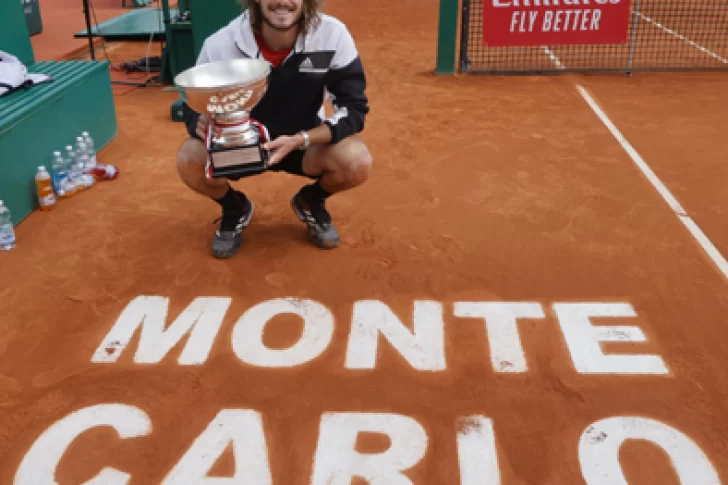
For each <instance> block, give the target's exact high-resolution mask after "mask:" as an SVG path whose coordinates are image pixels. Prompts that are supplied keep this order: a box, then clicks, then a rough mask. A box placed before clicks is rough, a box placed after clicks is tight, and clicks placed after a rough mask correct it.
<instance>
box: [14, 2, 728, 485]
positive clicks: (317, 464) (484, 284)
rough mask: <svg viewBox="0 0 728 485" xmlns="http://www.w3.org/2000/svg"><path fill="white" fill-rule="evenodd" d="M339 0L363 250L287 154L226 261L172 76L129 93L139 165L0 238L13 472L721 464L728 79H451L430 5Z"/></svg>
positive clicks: (253, 183)
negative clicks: (184, 149)
mask: <svg viewBox="0 0 728 485" xmlns="http://www.w3.org/2000/svg"><path fill="white" fill-rule="evenodd" d="M325 11H326V12H327V13H331V14H332V15H335V16H337V17H338V18H340V19H341V20H342V21H344V22H345V23H346V24H347V26H348V27H349V28H350V30H351V31H352V33H353V35H354V38H355V39H356V42H357V46H358V48H359V50H360V52H361V56H362V59H363V62H364V66H365V69H366V70H367V74H368V81H369V88H368V90H367V93H368V95H369V97H370V102H371V107H372V111H371V114H370V116H369V118H368V120H367V125H366V128H365V131H364V133H363V138H364V139H365V141H366V142H367V144H368V146H369V147H370V150H371V152H372V154H373V158H374V170H373V173H372V177H371V179H370V180H369V181H368V182H367V183H366V184H365V185H364V186H362V187H360V188H358V189H356V190H354V191H352V192H348V193H345V194H342V195H339V196H336V197H333V198H332V199H331V200H330V202H329V203H328V208H329V210H330V212H331V213H332V216H333V218H334V222H335V224H336V225H337V227H338V229H339V232H340V233H341V237H342V243H341V246H340V247H339V248H338V249H336V250H334V251H323V250H320V249H317V248H315V247H314V246H312V245H311V244H310V243H309V242H308V241H307V239H306V235H305V227H304V226H303V225H302V224H301V223H300V222H299V221H298V220H297V219H296V217H295V216H294V214H293V213H292V211H291V209H290V206H289V203H288V202H289V199H290V197H291V196H292V195H293V194H294V193H295V192H296V191H297V190H298V188H300V186H301V185H302V184H304V183H306V181H305V180H303V179H300V178H296V177H294V176H289V175H284V174H265V175H263V176H260V177H256V178H254V179H250V180H245V181H241V182H238V183H237V184H236V185H235V186H236V187H237V188H239V189H241V190H244V191H245V192H246V193H247V194H248V196H249V197H250V198H251V199H252V200H253V201H254V202H255V203H256V205H257V211H256V215H255V218H254V219H253V222H252V224H251V225H250V227H249V228H248V229H246V232H245V235H244V242H243V247H242V250H241V251H240V252H239V253H238V254H237V255H236V256H235V257H234V258H233V259H231V260H227V261H218V260H215V259H213V258H212V257H211V256H210V251H209V245H210V240H211V238H212V236H213V233H214V230H215V227H216V226H215V224H213V222H214V221H215V219H216V218H218V217H219V215H220V214H219V207H218V206H217V205H216V204H214V203H212V202H211V201H208V200H205V199H203V198H201V197H200V196H197V195H195V194H194V193H192V192H191V191H189V190H187V189H186V188H185V187H184V186H183V185H182V183H181V182H180V180H179V178H178V176H177V172H176V167H175V154H176V151H177V149H178V147H179V146H180V144H181V143H182V141H183V140H184V139H185V136H186V134H185V131H184V128H183V126H182V125H181V124H179V123H174V122H172V121H171V120H170V117H169V106H170V104H171V103H172V102H173V101H174V100H175V99H176V98H177V93H175V92H169V91H163V90H161V89H159V88H154V87H151V88H146V89H128V88H125V89H121V88H120V89H119V90H118V91H116V96H115V102H116V109H117V116H118V121H119V135H118V137H116V138H115V139H114V140H113V141H112V143H111V144H110V145H109V146H107V147H106V148H105V149H104V150H103V151H101V152H100V153H99V160H100V161H102V162H104V163H110V164H114V165H116V166H117V167H118V168H119V170H120V172H121V176H120V177H119V178H118V179H117V180H114V181H109V182H105V183H99V184H98V185H97V186H95V187H94V188H93V189H92V190H90V191H88V192H86V193H84V194H82V195H81V196H77V197H74V198H72V199H69V200H64V201H62V203H60V204H59V206H58V208H57V209H56V210H55V211H53V212H50V213H41V212H35V213H33V214H32V215H31V216H30V217H28V218H27V219H26V220H24V221H23V222H22V223H21V224H19V225H18V227H17V228H16V233H17V237H18V246H17V248H16V249H14V250H13V251H9V252H4V253H0V267H2V274H3V278H2V281H1V282H0V321H1V322H2V323H1V324H0V328H2V332H1V335H2V337H0V408H1V410H2V412H1V413H0V483H2V484H10V483H17V484H23V485H27V484H50V483H58V484H62V485H71V484H82V483H85V484H87V485H90V484H95V485H101V484H104V485H112V484H113V485H116V484H119V485H121V484H130V485H147V484H162V483H165V484H185V485H187V484H202V483H230V484H232V483H236V484H250V485H258V484H260V485H266V484H275V485H284V484H285V485H305V484H312V485H325V484H326V485H328V484H332V485H349V484H351V485H363V484H371V485H406V484H416V485H456V484H462V485H497V484H502V485H718V484H728V438H726V437H727V436H728V420H727V419H726V418H725V410H726V408H727V406H728V365H727V360H728V320H727V318H726V316H727V315H728V265H726V262H725V259H724V257H725V256H728V231H727V230H726V221H728V191H727V190H725V185H726V181H728V164H727V163H726V153H727V152H728V139H727V138H726V136H725V126H726V125H725V123H726V121H725V108H726V106H728V92H726V89H725V86H726V79H727V78H726V73H725V72H722V73H698V72H688V73H639V74H634V75H633V76H631V77H625V76H623V75H617V74H598V75H559V76H537V75H533V76H466V75H455V76H435V75H433V69H434V59H435V51H436V44H437V27H438V1H436V0H425V1H415V0H402V1H400V2H387V1H384V0H369V1H367V2H347V1H344V0H328V1H327V2H326V8H325ZM108 48H109V55H110V56H111V57H112V59H113V58H116V59H120V60H121V59H124V60H127V59H134V58H138V57H141V56H144V55H145V52H146V48H147V46H146V44H144V43H141V44H124V43H120V44H110V45H109V46H108ZM544 55H546V54H544ZM563 62H567V61H566V60H564V61H563ZM600 115H601V116H602V118H600ZM607 120H608V121H607ZM605 121H607V122H606V123H605ZM610 129H611V130H612V131H610ZM617 130H618V131H617ZM672 197H674V201H676V202H677V203H678V204H679V205H675V204H674V203H673V202H672V201H673V199H672ZM198 298H199V299H200V300H197V299H198ZM167 304H168V306H167ZM285 312H288V313H285ZM296 313H297V314H296ZM302 315H303V316H305V322H306V323H305V325H304V319H303V318H302V317H301V316H302ZM142 320H143V321H144V327H143V328H144V333H142V332H141V328H142V325H141V324H142ZM195 322H196V324H195V327H194V328H195V330H194V332H192V333H185V335H182V334H179V331H182V330H184V328H182V327H184V326H185V325H188V326H190V327H191V325H192V324H193V323H195ZM516 322H517V323H516ZM155 323H156V324H157V326H156V327H155V326H154V325H155ZM173 323H175V324H176V323H179V324H180V325H176V327H175V328H176V329H177V330H178V332H177V334H175V333H174V332H173V331H170V332H168V333H166V334H163V333H162V325H165V326H172V325H173ZM592 325H593V326H595V327H597V328H592ZM602 327H603V328H602ZM377 328H379V329H380V333H379V336H378V337H377V335H378V334H377ZM125 329H126V332H125V331H124V330H125ZM405 330H407V331H405ZM385 334H386V336H385ZM600 339H601V340H602V341H600ZM377 342H378V345H377V344H376V343H377ZM94 407H96V408H94ZM77 412H78V413H79V414H78V415H75V416H76V418H71V416H72V415H73V413H77ZM64 420H65V421H64ZM56 423H58V424H59V425H64V424H63V423H65V426H67V428H63V427H60V428H58V429H57V434H55V435H53V434H52V433H53V431H52V430H53V429H55V428H53V426H54V425H55V424H56ZM112 425H113V426H115V427H116V429H114V428H113V427H111V426H112ZM69 429H71V430H76V431H68V430H69ZM82 430H85V431H84V432H83V433H81V431H82ZM74 432H77V433H78V435H77V436H75V435H74ZM64 433H65V434H64ZM69 433H70V434H69ZM41 437H45V438H44V439H41ZM388 449H389V452H387V451H386V450H388ZM382 453H389V454H384V455H381V454H382ZM357 454H361V455H362V457H360V458H356V456H357ZM31 470H32V471H31ZM352 470H353V471H352ZM102 471H103V472H102ZM400 471H401V473H400ZM21 472H22V473H21ZM44 473H45V474H44ZM124 474H126V475H124ZM19 476H21V477H22V480H19V479H18V477H19ZM53 476H55V482H49V481H44V479H43V478H39V477H53ZM125 477H126V478H125ZM208 477H209V478H208ZM212 477H220V478H218V480H219V481H215V480H213V478H212ZM222 477H227V478H228V480H227V481H225V480H223V478H222ZM232 477H235V479H233V478H232ZM92 479H93V480H92ZM205 479H207V481H206V480H205ZM16 480H17V481H16Z"/></svg>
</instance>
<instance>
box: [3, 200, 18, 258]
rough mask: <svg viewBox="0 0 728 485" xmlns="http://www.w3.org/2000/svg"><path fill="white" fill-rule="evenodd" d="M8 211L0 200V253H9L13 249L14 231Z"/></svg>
mask: <svg viewBox="0 0 728 485" xmlns="http://www.w3.org/2000/svg"><path fill="white" fill-rule="evenodd" d="M10 216H11V214H10V209H8V208H7V207H6V206H5V204H4V203H3V201H2V200H0V251H10V250H11V249H13V248H14V247H15V230H14V229H13V222H12V220H11V217H10Z"/></svg>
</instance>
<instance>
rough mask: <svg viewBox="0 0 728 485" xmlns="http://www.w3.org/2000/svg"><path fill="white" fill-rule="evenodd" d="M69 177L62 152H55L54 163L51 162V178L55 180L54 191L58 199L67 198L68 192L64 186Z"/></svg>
mask: <svg viewBox="0 0 728 485" xmlns="http://www.w3.org/2000/svg"><path fill="white" fill-rule="evenodd" d="M66 177H68V172H67V170H66V161H65V160H64V159H63V155H61V152H53V161H52V162H51V178H52V179H53V190H54V191H55V193H56V195H58V197H65V196H66V190H65V186H64V184H63V182H64V180H65V179H66Z"/></svg>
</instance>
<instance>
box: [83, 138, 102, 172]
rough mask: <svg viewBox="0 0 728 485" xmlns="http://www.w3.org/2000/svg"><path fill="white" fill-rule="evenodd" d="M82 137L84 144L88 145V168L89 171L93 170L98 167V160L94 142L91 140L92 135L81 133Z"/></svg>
mask: <svg viewBox="0 0 728 485" xmlns="http://www.w3.org/2000/svg"><path fill="white" fill-rule="evenodd" d="M81 137H83V142H84V143H85V144H86V153H87V155H88V166H87V167H86V168H87V169H93V168H95V167H96V165H98V160H97V159H96V148H95V147H94V140H93V138H91V135H89V134H88V131H84V132H83V133H81Z"/></svg>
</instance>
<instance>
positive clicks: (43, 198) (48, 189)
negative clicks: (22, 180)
mask: <svg viewBox="0 0 728 485" xmlns="http://www.w3.org/2000/svg"><path fill="white" fill-rule="evenodd" d="M35 185H36V188H37V191H38V202H39V203H40V210H42V211H50V210H53V209H55V208H56V193H55V192H54V191H53V184H52V182H51V174H50V173H48V171H47V170H46V168H45V167H44V166H42V165H41V166H40V167H38V173H36V174H35Z"/></svg>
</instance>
